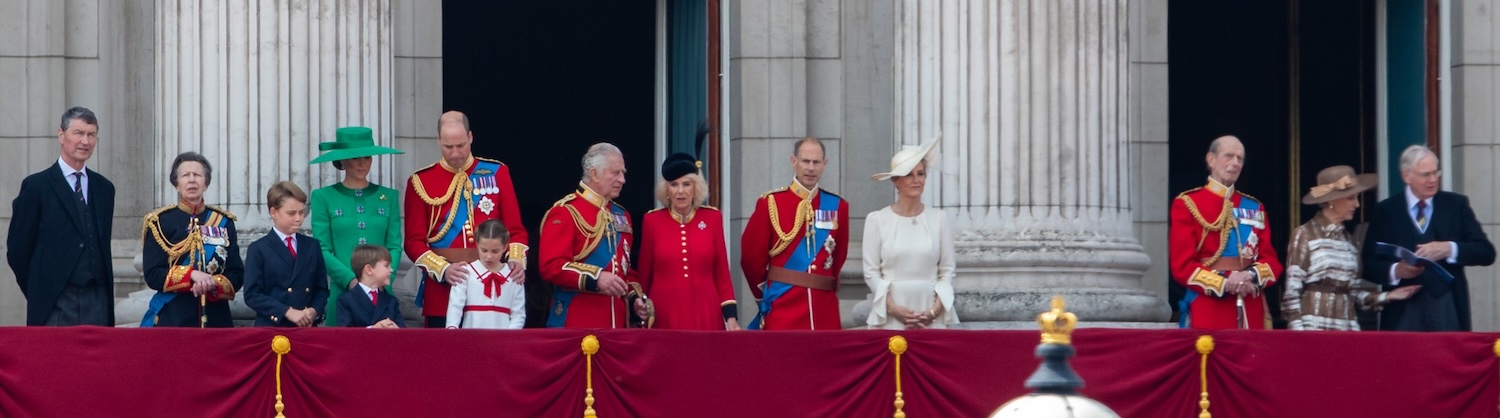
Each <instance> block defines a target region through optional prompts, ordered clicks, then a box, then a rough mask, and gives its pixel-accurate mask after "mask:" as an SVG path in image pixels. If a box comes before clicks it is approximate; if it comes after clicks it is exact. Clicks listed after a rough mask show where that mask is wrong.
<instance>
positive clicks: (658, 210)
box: [646, 208, 666, 214]
mask: <svg viewBox="0 0 1500 418" xmlns="http://www.w3.org/2000/svg"><path fill="white" fill-rule="evenodd" d="M665 209H666V208H656V209H652V210H648V211H646V213H647V214H650V213H652V212H661V211H662V210H665Z"/></svg>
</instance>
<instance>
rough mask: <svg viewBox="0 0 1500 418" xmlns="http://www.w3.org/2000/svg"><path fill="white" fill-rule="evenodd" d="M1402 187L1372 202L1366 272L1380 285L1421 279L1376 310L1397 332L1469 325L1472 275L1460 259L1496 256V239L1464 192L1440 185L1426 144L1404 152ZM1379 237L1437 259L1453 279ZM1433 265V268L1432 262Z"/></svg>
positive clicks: (1383, 324) (1480, 261)
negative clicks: (1400, 254) (1401, 255)
mask: <svg viewBox="0 0 1500 418" xmlns="http://www.w3.org/2000/svg"><path fill="white" fill-rule="evenodd" d="M1400 164H1401V167H1400V168H1401V179H1402V180H1403V181H1405V182H1406V190H1405V191H1404V192H1403V193H1401V194H1397V195H1395V196H1391V197H1389V198H1386V199H1385V200H1383V201H1381V202H1380V203H1379V204H1377V205H1375V213H1374V216H1372V217H1371V218H1370V231H1369V233H1368V234H1367V235H1365V242H1364V246H1363V254H1362V255H1363V257H1362V258H1364V276H1365V280H1369V281H1372V282H1375V283H1378V284H1380V285H1381V286H1382V287H1384V288H1385V289H1387V290H1389V289H1394V288H1397V287H1403V286H1412V285H1421V286H1422V290H1420V291H1418V292H1417V293H1416V294H1415V295H1412V297H1411V298H1410V299H1407V300H1404V301H1396V302H1391V303H1390V304H1389V305H1387V306H1386V307H1385V309H1383V310H1382V311H1381V314H1380V329H1383V330H1398V331H1469V330H1472V329H1473V325H1472V324H1471V322H1470V317H1469V282H1468V278H1466V277H1465V276H1464V266H1487V265H1490V264H1492V263H1494V262H1495V245H1494V244H1492V243H1490V239H1489V237H1488V236H1485V234H1484V229H1482V228H1481V227H1480V225H1479V219H1478V218H1477V217H1475V216H1474V209H1473V208H1471V207H1469V198H1468V197H1467V196H1464V195H1461V194H1458V193H1453V192H1445V191H1442V190H1438V187H1439V186H1440V185H1441V182H1440V180H1441V174H1442V169H1441V168H1440V167H1439V165H1438V158H1437V155H1436V154H1433V153H1432V151H1431V150H1429V149H1427V147H1423V146H1421V145H1413V146H1410V147H1407V148H1406V151H1404V152H1402V153H1401V162H1400ZM1379 242H1384V243H1388V244H1392V245H1397V246H1401V247H1404V248H1407V249H1410V250H1413V251H1415V252H1416V255H1417V256H1419V257H1422V258H1426V259H1429V260H1432V261H1436V262H1437V263H1438V264H1439V265H1441V266H1442V267H1443V269H1444V270H1446V271H1448V272H1449V273H1451V274H1452V276H1453V278H1452V280H1448V279H1447V278H1445V277H1441V275H1440V274H1438V272H1436V271H1429V270H1427V269H1424V268H1422V267H1419V266H1415V265H1412V264H1408V263H1404V262H1399V261H1400V260H1398V259H1397V258H1396V257H1395V256H1394V255H1391V254H1390V253H1387V252H1385V251H1380V250H1378V249H1377V245H1376V243H1379ZM1434 270H1435V269H1434Z"/></svg>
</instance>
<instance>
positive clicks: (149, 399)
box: [0, 327, 1500, 418]
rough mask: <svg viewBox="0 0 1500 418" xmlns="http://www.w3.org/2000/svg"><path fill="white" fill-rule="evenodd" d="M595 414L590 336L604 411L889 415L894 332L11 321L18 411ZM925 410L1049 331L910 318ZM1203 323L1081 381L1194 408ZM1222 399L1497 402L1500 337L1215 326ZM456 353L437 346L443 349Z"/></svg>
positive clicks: (1138, 406)
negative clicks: (924, 326) (919, 326)
mask: <svg viewBox="0 0 1500 418" xmlns="http://www.w3.org/2000/svg"><path fill="white" fill-rule="evenodd" d="M278 334H280V335H286V336H287V337H288V338H289V339H290V341H291V348H292V349H291V352H290V353H288V354H287V355H286V356H285V357H284V358H283V364H282V366H281V367H282V375H281V379H282V380H281V381H282V394H283V396H284V400H283V402H284V403H285V405H286V407H285V413H286V416H288V417H292V418H303V417H335V416H339V417H342V416H433V417H437V416H524V417H581V416H582V415H583V408H584V404H583V396H584V388H585V376H584V374H585V371H584V358H585V357H584V355H583V353H582V351H581V349H580V343H581V341H582V339H583V337H584V336H586V335H590V334H592V335H596V336H597V337H598V339H599V345H600V348H599V354H598V355H596V356H595V358H594V363H593V367H594V376H593V385H594V396H595V402H594V408H595V410H596V411H597V412H598V414H599V416H601V417H608V418H615V417H680V416H715V417H803V416H806V417H825V416H837V417H881V416H891V414H892V413H893V412H894V409H895V407H894V405H893V401H894V400H895V370H894V367H895V361H894V357H893V355H892V354H891V353H890V351H889V350H888V349H887V341H888V339H889V337H890V336H892V335H897V334H898V333H896V332H890V331H844V332H831V333H830V332H810V331H809V332H795V331H787V332H712V331H666V330H649V331H644V330H617V331H594V332H589V331H586V330H525V331H504V330H422V329H409V330H366V329H291V330H285V329H269V328H240V329H211V330H197V329H166V328H163V329H110V328H97V327H73V328H52V327H32V328H0V341H5V344H4V345H3V346H0V416H4V417H25V416H111V417H116V416H126V417H131V416H139V417H160V416H214V417H241V416H243V417H269V416H272V415H274V414H275V410H274V408H273V405H274V403H275V394H276V377H275V367H276V354H275V353H273V352H272V351H271V338H272V337H273V336H275V335H278ZM899 334H900V335H902V336H904V337H905V338H906V340H907V343H908V347H909V348H908V350H907V351H906V353H905V354H904V355H902V357H901V367H902V370H901V379H902V384H901V386H902V390H903V395H904V396H903V399H904V400H905V401H906V406H905V408H903V410H904V411H905V412H906V414H907V416H910V417H975V416H985V415H987V414H989V413H990V412H991V411H993V410H994V409H995V408H996V407H998V406H999V405H1000V404H1002V403H1004V402H1005V401H1007V400H1009V399H1011V398H1014V397H1016V396H1020V395H1022V394H1024V393H1026V392H1027V391H1026V389H1024V388H1023V387H1022V382H1023V381H1024V380H1025V379H1026V377H1027V376H1029V375H1030V374H1031V372H1032V371H1034V370H1035V369H1036V366H1037V359H1036V358H1034V357H1033V351H1034V350H1035V348H1036V344H1037V341H1038V334H1037V333H1036V332H1026V331H957V330H946V331H943V330H923V331H912V332H903V333H899ZM1199 335H1205V334H1204V333H1202V332H1195V331H1191V330H1149V331H1147V330H1117V329H1084V330H1079V331H1078V332H1077V333H1076V334H1075V335H1074V345H1075V347H1076V348H1077V351H1078V355H1077V357H1075V358H1074V359H1073V362H1072V364H1073V367H1074V369H1075V370H1077V372H1078V374H1079V375H1080V376H1082V377H1083V379H1084V380H1085V382H1086V383H1087V386H1085V387H1084V388H1083V389H1082V392H1083V394H1085V395H1087V396H1089V397H1092V398H1094V399H1096V400H1098V401H1100V402H1103V403H1104V404H1106V405H1108V406H1110V407H1111V408H1113V409H1114V410H1115V411H1116V412H1117V413H1119V414H1120V416H1123V417H1194V416H1197V414H1198V412H1199V410H1198V406H1197V404H1198V398H1199V391H1200V388H1199V378H1198V376H1199V358H1200V356H1199V354H1198V352H1197V350H1196V349H1195V348H1194V342H1195V341H1196V340H1197V338H1198V336H1199ZM1206 335H1211V336H1213V337H1214V346H1215V347H1214V350H1213V351H1212V352H1211V353H1210V354H1209V361H1208V382H1209V388H1208V390H1209V401H1210V402H1211V404H1212V405H1211V407H1210V412H1211V413H1212V414H1213V416H1214V417H1215V418H1234V417H1268V416H1275V417H1329V416H1337V417H1344V416H1348V417H1482V416H1496V415H1497V411H1500V409H1497V408H1500V402H1497V400H1500V369H1497V368H1500V363H1497V362H1496V353H1495V343H1496V339H1497V336H1500V334H1482V333H1439V334H1406V333H1382V332H1365V333H1322V332H1267V331H1216V332H1210V333H1207V334H1206ZM434 352H436V353H444V355H440V356H434V355H431V354H432V353H434Z"/></svg>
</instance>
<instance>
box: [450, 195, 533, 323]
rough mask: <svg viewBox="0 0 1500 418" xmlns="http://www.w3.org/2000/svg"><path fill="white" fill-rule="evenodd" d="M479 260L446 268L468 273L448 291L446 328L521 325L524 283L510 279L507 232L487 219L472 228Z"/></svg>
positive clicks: (523, 311)
mask: <svg viewBox="0 0 1500 418" xmlns="http://www.w3.org/2000/svg"><path fill="white" fill-rule="evenodd" d="M474 235H475V237H474V240H475V242H474V244H475V246H476V247H479V260H478V261H473V262H470V263H468V264H462V265H453V266H451V267H449V268H461V269H464V270H467V273H468V277H467V278H466V279H465V280H464V281H463V282H460V283H459V284H455V285H453V288H452V290H449V292H448V328H460V327H462V328H488V329H521V328H522V327H524V326H525V325H526V287H524V286H522V285H520V284H517V283H515V282H512V281H510V280H508V279H506V278H507V277H509V276H510V265H509V264H508V263H506V260H505V252H506V250H507V248H506V246H508V245H510V242H509V241H510V232H509V231H507V230H506V229H505V224H504V223H501V222H500V221H499V220H497V219H491V220H488V221H484V222H483V223H480V224H479V227H478V228H475V230H474Z"/></svg>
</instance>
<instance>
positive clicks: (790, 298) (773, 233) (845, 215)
mask: <svg viewBox="0 0 1500 418" xmlns="http://www.w3.org/2000/svg"><path fill="white" fill-rule="evenodd" d="M795 147H796V148H794V149H793V152H792V167H793V168H794V169H795V170H796V179H795V180H794V181H792V184H791V186H789V187H782V188H780V189H776V190H772V191H770V192H767V193H766V194H763V195H761V196H760V199H758V200H756V201H755V212H754V213H752V214H751V215H750V221H749V223H747V224H746V225H745V233H744V235H743V236H741V237H740V244H741V245H740V249H741V251H742V252H741V253H740V269H741V270H743V271H744V272H745V280H746V281H748V282H749V284H750V291H751V293H753V294H755V297H756V299H758V300H759V301H760V314H759V315H757V316H756V318H755V319H754V320H751V321H750V324H748V328H750V329H768V330H775V329H803V330H806V329H811V330H835V329H840V328H841V326H840V320H839V298H838V294H837V293H836V291H837V288H838V279H839V271H840V270H843V268H844V258H845V256H847V255H848V254H849V245H848V244H849V202H846V201H844V199H842V198H840V197H839V196H838V195H835V194H833V193H829V192H828V191H826V190H821V189H819V188H818V180H820V179H822V177H823V169H824V168H825V167H826V166H827V163H828V160H827V159H826V154H825V152H826V151H827V150H826V149H825V148H824V146H823V142H822V141H819V140H818V139H817V138H812V137H807V138H802V140H800V141H797V143H796V145H795Z"/></svg>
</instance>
